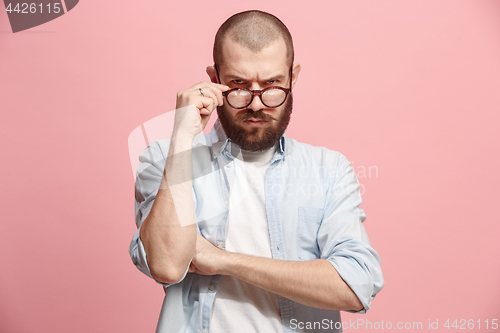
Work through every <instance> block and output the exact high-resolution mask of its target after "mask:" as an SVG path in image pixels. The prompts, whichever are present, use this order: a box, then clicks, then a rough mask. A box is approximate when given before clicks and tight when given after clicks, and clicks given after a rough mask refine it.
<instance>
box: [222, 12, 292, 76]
mask: <svg viewBox="0 0 500 333" xmlns="http://www.w3.org/2000/svg"><path fill="white" fill-rule="evenodd" d="M227 38H230V39H231V40H232V41H233V42H236V43H238V44H240V45H243V46H244V47H246V48H248V49H249V50H251V51H253V52H256V53H257V52H259V51H261V50H262V49H263V48H265V47H267V46H269V45H271V44H272V43H273V42H275V41H276V40H278V39H279V38H282V39H283V40H284V41H285V44H286V48H287V58H288V61H289V65H290V66H291V65H292V64H293V42H292V36H291V35H290V32H289V31H288V29H287V27H286V26H285V25H284V24H283V22H281V21H280V20H279V19H278V18H277V17H276V16H274V15H271V14H269V13H265V12H262V11H259V10H249V11H246V12H241V13H238V14H235V15H233V16H231V17H230V18H228V19H227V20H226V22H224V23H223V24H222V25H221V26H220V28H219V30H218V31H217V34H216V35H215V42H214V63H215V64H217V66H219V67H220V66H221V65H222V64H223V63H224V56H223V54H222V44H223V43H224V41H225V40H226V39H227Z"/></svg>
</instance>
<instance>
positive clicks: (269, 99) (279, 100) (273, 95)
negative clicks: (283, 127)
mask: <svg viewBox="0 0 500 333" xmlns="http://www.w3.org/2000/svg"><path fill="white" fill-rule="evenodd" d="M214 68H215V73H217V80H218V82H219V83H221V81H220V77H219V69H218V68H217V64H214ZM291 91H292V67H290V88H283V87H278V86H273V87H268V88H266V89H262V90H250V89H246V88H234V89H231V90H228V91H225V92H223V93H222V95H223V96H225V97H226V100H227V104H229V106H231V107H232V108H234V109H244V108H246V107H248V106H249V105H250V104H252V102H253V98H254V97H255V95H257V96H259V98H260V101H261V102H262V104H264V105H265V106H267V107H268V108H272V109H274V108H277V107H279V106H281V105H282V104H283V103H285V100H286V98H287V96H288V94H289V93H290V92H291Z"/></svg>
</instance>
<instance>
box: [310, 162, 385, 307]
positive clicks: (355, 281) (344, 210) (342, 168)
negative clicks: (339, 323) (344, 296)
mask: <svg viewBox="0 0 500 333" xmlns="http://www.w3.org/2000/svg"><path fill="white" fill-rule="evenodd" d="M332 160H333V158H332ZM332 162H333V164H334V165H336V168H333V169H332V170H333V171H332V174H333V176H330V177H329V179H328V181H329V182H328V183H329V187H328V190H327V200H326V207H325V211H324V215H323V219H322V223H321V226H320V228H319V230H318V238H317V240H318V245H319V248H320V251H321V258H322V259H326V260H328V261H329V262H330V263H331V264H332V265H333V267H334V268H335V269H336V270H337V272H338V273H339V275H340V276H341V277H342V279H343V280H344V281H345V282H346V283H347V284H348V285H349V287H350V288H351V289H352V290H353V291H354V293H355V294H356V296H357V297H358V298H359V300H360V301H361V303H362V304H363V310H361V311H359V312H357V313H365V312H366V311H367V310H368V309H370V303H371V301H372V300H373V298H374V297H375V295H376V294H377V293H378V292H379V291H380V290H381V289H382V287H383V286H384V278H383V275H382V269H381V267H380V257H379V255H378V254H377V252H375V250H374V249H373V248H372V247H371V245H370V241H369V239H368V235H367V233H366V231H365V228H364V227H363V224H362V222H363V221H364V220H365V219H366V215H365V212H364V210H363V209H361V208H359V206H360V205H361V194H360V185H359V182H358V179H357V177H356V174H355V172H354V169H353V168H352V166H351V162H349V161H348V160H347V158H346V157H345V156H344V155H342V154H340V153H338V159H337V163H335V161H332ZM348 312H356V311H348Z"/></svg>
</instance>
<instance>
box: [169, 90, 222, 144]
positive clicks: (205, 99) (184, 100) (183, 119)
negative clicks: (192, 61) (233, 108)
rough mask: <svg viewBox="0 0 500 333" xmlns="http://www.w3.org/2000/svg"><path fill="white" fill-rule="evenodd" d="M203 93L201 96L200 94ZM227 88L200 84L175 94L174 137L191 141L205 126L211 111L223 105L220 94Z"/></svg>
mask: <svg viewBox="0 0 500 333" xmlns="http://www.w3.org/2000/svg"><path fill="white" fill-rule="evenodd" d="M200 89H201V91H202V92H203V95H202V94H201V92H200ZM226 90H229V87H228V86H225V85H222V84H217V83H212V82H200V83H198V84H195V85H194V86H192V87H189V88H187V89H185V90H181V91H179V92H178V93H177V105H176V110H175V123H174V131H173V134H174V135H176V136H177V135H181V136H183V137H188V138H190V139H193V138H194V137H195V136H196V135H198V134H200V133H201V132H202V131H203V130H204V129H205V127H206V126H207V123H208V120H209V119H210V116H211V115H212V112H213V110H215V108H216V107H217V106H220V105H222V104H223V103H224V99H223V96H222V93H223V92H224V91H226Z"/></svg>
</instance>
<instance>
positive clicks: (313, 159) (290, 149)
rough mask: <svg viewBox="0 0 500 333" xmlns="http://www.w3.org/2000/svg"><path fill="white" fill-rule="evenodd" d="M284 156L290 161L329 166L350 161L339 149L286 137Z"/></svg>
mask: <svg viewBox="0 0 500 333" xmlns="http://www.w3.org/2000/svg"><path fill="white" fill-rule="evenodd" d="M285 149H286V155H285V156H286V157H289V158H290V159H291V160H292V162H295V163H299V164H303V163H305V164H310V163H313V164H320V165H325V166H329V167H336V166H338V165H342V164H345V163H346V162H348V163H350V162H349V161H348V160H347V158H346V157H345V156H344V155H343V154H342V153H340V152H339V151H336V150H332V149H329V148H326V147H322V146H313V145H311V144H308V143H304V142H299V141H297V140H295V139H293V138H289V137H287V138H286V147H285Z"/></svg>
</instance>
